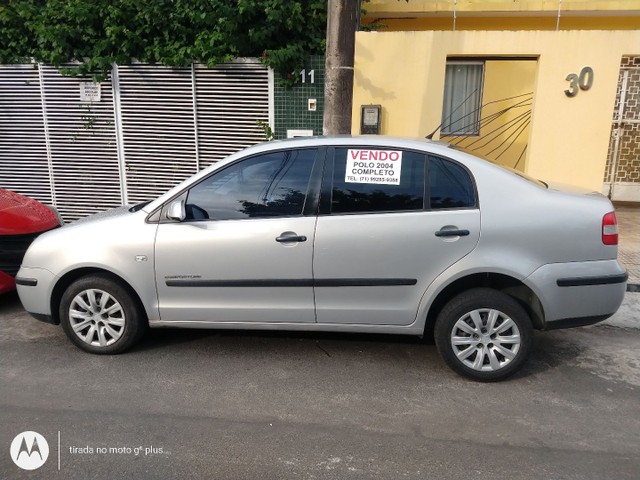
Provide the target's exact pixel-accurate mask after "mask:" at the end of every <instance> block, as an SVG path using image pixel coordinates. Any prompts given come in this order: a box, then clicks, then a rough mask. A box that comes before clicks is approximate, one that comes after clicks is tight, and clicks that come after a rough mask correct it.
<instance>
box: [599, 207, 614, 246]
mask: <svg viewBox="0 0 640 480" xmlns="http://www.w3.org/2000/svg"><path fill="white" fill-rule="evenodd" d="M602 243H604V244H605V245H617V244H618V220H617V219H616V214H615V212H610V213H607V214H606V215H605V216H604V217H602Z"/></svg>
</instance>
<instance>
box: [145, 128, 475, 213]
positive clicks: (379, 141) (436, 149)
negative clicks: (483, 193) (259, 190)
mask: <svg viewBox="0 0 640 480" xmlns="http://www.w3.org/2000/svg"><path fill="white" fill-rule="evenodd" d="M327 146H333V147H341V146H344V147H358V146H363V147H387V148H403V149H415V150H420V151H423V152H428V153H434V154H441V155H446V156H448V157H458V158H459V157H463V158H465V159H466V161H467V162H468V161H472V162H473V161H479V162H482V163H487V162H485V161H484V160H480V159H478V158H476V157H473V156H472V155H469V154H466V153H463V152H458V151H455V150H453V149H452V148H451V147H450V145H449V144H448V143H446V142H441V141H434V140H430V139H426V138H407V137H395V136H386V135H361V136H352V135H327V136H317V137H297V138H289V139H283V140H272V141H268V142H263V143H259V144H257V145H253V146H251V147H248V148H245V149H243V150H240V151H238V152H236V153H233V154H231V155H229V156H228V157H226V158H225V159H223V160H220V161H219V162H216V163H214V164H212V165H210V166H208V167H207V168H204V169H203V170H200V172H198V173H196V174H195V175H194V176H193V177H191V178H189V179H187V180H186V181H185V182H182V183H181V184H180V185H177V186H176V187H174V188H172V189H171V190H169V191H168V192H166V193H165V194H163V195H161V196H160V197H158V198H156V199H154V200H153V201H151V202H149V204H147V205H145V206H144V207H143V208H142V209H141V210H142V211H144V212H147V213H149V212H151V211H153V210H155V209H156V208H157V207H158V206H159V205H161V204H162V203H164V202H165V201H166V200H168V199H169V198H171V197H173V196H174V195H175V194H176V193H177V192H178V191H179V190H181V189H182V188H183V187H184V185H185V183H189V184H193V183H196V182H197V181H199V180H200V179H201V178H203V177H206V176H208V175H209V174H210V173H211V172H212V171H213V170H218V169H219V168H222V167H224V166H225V165H227V164H229V163H232V162H234V161H236V160H238V159H240V158H244V157H247V156H250V155H257V154H260V153H267V152H272V151H278V150H283V149H289V148H313V147H327Z"/></svg>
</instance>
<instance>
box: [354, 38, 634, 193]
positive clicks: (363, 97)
mask: <svg viewBox="0 0 640 480" xmlns="http://www.w3.org/2000/svg"><path fill="white" fill-rule="evenodd" d="M638 53H640V31H637V30H629V31H599V30H591V31H560V32H554V31H522V32H508V31H464V32H446V31H423V32H385V33H380V32H358V33H357V35H356V55H355V78H354V98H353V124H352V131H353V133H358V132H359V122H360V105H363V104H371V103H373V104H377V103H379V104H382V107H383V110H382V133H383V134H389V135H401V136H410V137H421V136H424V135H426V134H427V133H429V132H431V131H432V130H434V129H435V128H436V127H437V126H438V125H439V124H440V121H441V118H440V117H441V112H442V102H443V92H444V76H445V64H446V59H447V56H451V55H465V56H478V57H482V56H501V55H502V56H533V57H536V58H538V62H537V75H536V80H535V97H534V105H533V112H532V114H533V117H532V123H531V127H530V129H531V130H530V135H529V147H528V150H527V162H526V169H525V171H526V173H528V174H530V175H532V176H534V177H538V178H542V179H546V180H550V181H557V182H564V183H572V184H576V185H581V186H584V187H587V188H592V189H594V190H598V191H599V190H600V189H601V187H602V177H603V173H604V168H605V163H606V158H607V148H608V144H609V135H610V131H611V119H612V114H613V105H614V101H615V94H616V87H617V81H618V72H619V64H620V58H621V57H622V55H623V54H627V55H628V54H638ZM587 65H588V66H590V67H592V68H593V70H594V72H595V76H594V84H593V87H592V88H591V89H590V90H588V91H580V93H579V94H578V95H577V96H576V97H574V98H568V97H567V96H566V95H565V94H564V90H565V89H566V88H567V87H568V83H567V82H566V81H565V77H566V76H567V74H569V73H579V72H580V70H581V69H582V68H583V67H584V66H587Z"/></svg>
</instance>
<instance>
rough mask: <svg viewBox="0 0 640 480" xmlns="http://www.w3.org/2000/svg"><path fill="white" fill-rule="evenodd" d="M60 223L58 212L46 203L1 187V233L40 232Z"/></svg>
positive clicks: (21, 233) (22, 233)
mask: <svg viewBox="0 0 640 480" xmlns="http://www.w3.org/2000/svg"><path fill="white" fill-rule="evenodd" d="M59 224H60V223H59V221H58V218H57V216H56V214H55V213H54V212H53V211H52V210H51V209H50V208H49V207H47V206H46V205H43V204H42V203H40V202H38V201H36V200H33V199H32V198H29V197H25V196H23V195H19V194H17V193H14V192H11V191H9V190H4V189H0V235H24V234H29V233H38V232H43V231H45V230H50V229H52V228H55V227H57V226H58V225H59Z"/></svg>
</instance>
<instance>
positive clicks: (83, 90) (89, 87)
mask: <svg viewBox="0 0 640 480" xmlns="http://www.w3.org/2000/svg"><path fill="white" fill-rule="evenodd" d="M80 101H81V102H99V101H100V83H98V82H80Z"/></svg>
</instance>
